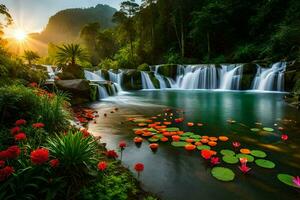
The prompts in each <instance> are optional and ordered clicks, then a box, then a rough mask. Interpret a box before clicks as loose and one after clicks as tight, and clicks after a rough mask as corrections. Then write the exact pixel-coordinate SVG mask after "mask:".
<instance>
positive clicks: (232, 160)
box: [222, 156, 239, 164]
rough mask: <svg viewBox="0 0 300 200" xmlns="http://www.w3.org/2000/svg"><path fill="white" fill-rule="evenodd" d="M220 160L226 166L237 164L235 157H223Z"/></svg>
mask: <svg viewBox="0 0 300 200" xmlns="http://www.w3.org/2000/svg"><path fill="white" fill-rule="evenodd" d="M222 160H223V161H224V162H226V163H228V164H236V163H238V162H239V159H238V158H237V157H235V156H223V158H222Z"/></svg>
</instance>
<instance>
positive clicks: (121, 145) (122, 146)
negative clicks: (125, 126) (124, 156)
mask: <svg viewBox="0 0 300 200" xmlns="http://www.w3.org/2000/svg"><path fill="white" fill-rule="evenodd" d="M126 146H127V144H126V142H125V141H121V142H120V143H119V147H120V148H121V149H124V148H125V147H126Z"/></svg>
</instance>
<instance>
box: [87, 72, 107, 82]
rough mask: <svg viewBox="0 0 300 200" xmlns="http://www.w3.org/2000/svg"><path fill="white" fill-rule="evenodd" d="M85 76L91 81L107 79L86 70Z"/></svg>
mask: <svg viewBox="0 0 300 200" xmlns="http://www.w3.org/2000/svg"><path fill="white" fill-rule="evenodd" d="M84 76H85V78H86V79H87V80H89V81H105V79H104V78H102V77H101V76H99V75H98V74H96V73H93V72H90V71H87V70H84Z"/></svg>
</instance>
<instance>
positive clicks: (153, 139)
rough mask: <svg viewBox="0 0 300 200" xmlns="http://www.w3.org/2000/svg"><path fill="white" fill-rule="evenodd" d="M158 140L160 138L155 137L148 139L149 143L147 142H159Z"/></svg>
mask: <svg viewBox="0 0 300 200" xmlns="http://www.w3.org/2000/svg"><path fill="white" fill-rule="evenodd" d="M159 139H160V138H157V137H155V138H153V137H152V138H149V139H148V141H149V142H157V141H159Z"/></svg>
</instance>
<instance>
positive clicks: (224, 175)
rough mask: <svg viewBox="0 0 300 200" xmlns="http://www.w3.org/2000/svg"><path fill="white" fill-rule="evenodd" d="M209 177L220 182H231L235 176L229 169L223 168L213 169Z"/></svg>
mask: <svg viewBox="0 0 300 200" xmlns="http://www.w3.org/2000/svg"><path fill="white" fill-rule="evenodd" d="M211 175H212V176H213V177H215V178H216V179H218V180H220V181H232V180H233V179H234V176H235V175H234V173H233V171H232V170H231V169H228V168H225V167H214V168H213V169H212V170H211Z"/></svg>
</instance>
